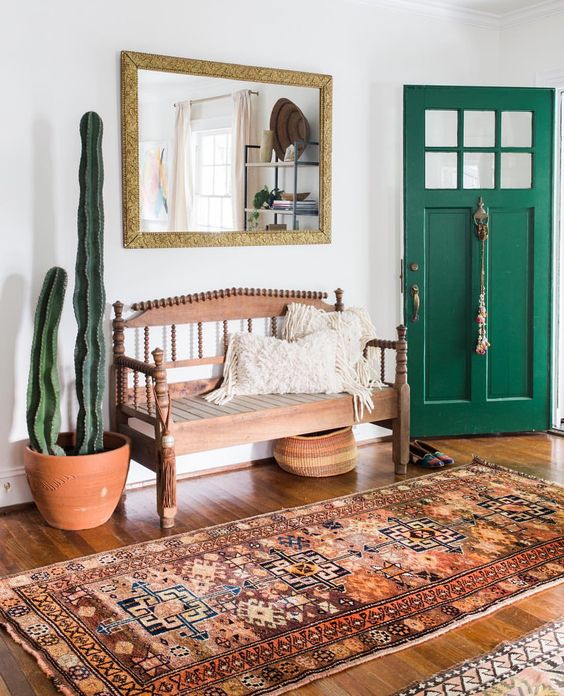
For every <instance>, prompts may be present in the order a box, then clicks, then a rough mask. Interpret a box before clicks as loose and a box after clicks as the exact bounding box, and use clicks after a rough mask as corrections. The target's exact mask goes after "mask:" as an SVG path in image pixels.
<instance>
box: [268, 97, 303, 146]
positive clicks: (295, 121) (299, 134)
mask: <svg viewBox="0 0 564 696" xmlns="http://www.w3.org/2000/svg"><path fill="white" fill-rule="evenodd" d="M270 130H271V131H274V151H275V152H276V155H277V156H278V159H280V160H283V159H284V153H285V152H286V149H287V147H288V145H292V143H294V142H295V141H296V140H305V141H306V142H307V141H308V140H309V123H308V120H307V118H306V117H305V116H304V115H303V113H302V112H301V109H300V108H299V107H298V106H296V104H294V102H293V101H290V100H289V99H285V98H283V99H279V100H278V101H277V102H276V104H275V105H274V107H273V108H272V113H271V114H270ZM304 150H305V145H300V146H299V147H298V157H300V156H301V154H302V152H303V151H304Z"/></svg>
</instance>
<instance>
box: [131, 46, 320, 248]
mask: <svg viewBox="0 0 564 696" xmlns="http://www.w3.org/2000/svg"><path fill="white" fill-rule="evenodd" d="M121 90H122V158H123V239H124V246H125V247H128V248H158V247H168V248H175V247H207V246H245V245H246V246H258V245H270V244H272V245H274V244H327V243H329V242H330V241H331V108H332V103H331V99H332V78H331V77H330V76H329V75H319V74H316V73H304V72H293V71H290V70H277V69H274V68H255V67H250V66H244V65H231V64H228V63H215V62H211V61H202V60H192V59H188V58H172V57H169V56H158V55H150V54H146V53H132V52H129V51H123V52H122V54H121Z"/></svg>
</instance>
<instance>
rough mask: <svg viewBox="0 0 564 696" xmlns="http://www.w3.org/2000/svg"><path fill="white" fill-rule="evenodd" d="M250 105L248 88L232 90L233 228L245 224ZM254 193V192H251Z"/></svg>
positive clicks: (242, 226)
mask: <svg viewBox="0 0 564 696" xmlns="http://www.w3.org/2000/svg"><path fill="white" fill-rule="evenodd" d="M252 144H253V143H252V105H251V94H250V92H249V90H248V89H242V90H240V91H238V92H233V130H232V148H233V152H232V156H231V202H232V206H233V229H234V230H242V229H244V224H245V145H252ZM253 193H254V192H253Z"/></svg>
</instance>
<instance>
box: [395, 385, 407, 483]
mask: <svg viewBox="0 0 564 696" xmlns="http://www.w3.org/2000/svg"><path fill="white" fill-rule="evenodd" d="M398 406H399V415H398V417H397V418H395V419H394V422H393V425H392V459H393V461H394V466H395V472H396V474H399V475H400V476H401V475H404V474H405V473H407V464H408V462H409V385H408V384H403V385H402V386H401V387H399V393H398Z"/></svg>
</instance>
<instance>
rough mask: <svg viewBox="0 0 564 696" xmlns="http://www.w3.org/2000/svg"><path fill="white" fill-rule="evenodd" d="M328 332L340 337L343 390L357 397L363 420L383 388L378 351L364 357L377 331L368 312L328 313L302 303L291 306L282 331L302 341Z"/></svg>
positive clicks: (353, 309) (358, 413)
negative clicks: (378, 392)
mask: <svg viewBox="0 0 564 696" xmlns="http://www.w3.org/2000/svg"><path fill="white" fill-rule="evenodd" d="M327 329H331V330H333V331H335V332H336V334H337V369H338V371H339V373H340V375H341V377H342V380H343V391H345V392H348V393H349V394H351V395H352V396H353V399H354V407H355V417H356V419H357V420H361V419H362V416H363V411H364V408H367V409H368V410H372V409H373V408H374V402H373V400H372V390H373V389H374V388H381V387H382V386H383V385H382V383H381V381H380V379H379V377H378V373H377V365H376V361H375V358H376V353H375V351H374V349H372V348H369V349H368V351H367V355H366V356H365V355H364V349H365V347H366V344H367V343H368V341H370V340H371V339H373V338H376V329H375V328H374V324H373V323H372V321H371V319H370V316H369V314H368V312H367V311H366V309H364V308H361V307H351V308H350V309H345V310H344V311H342V312H324V311H323V310H321V309H317V307H312V306H311V305H306V304H302V303H300V302H292V303H290V304H289V305H288V307H287V311H286V315H285V320H284V327H283V330H282V336H283V337H284V338H285V339H286V340H288V341H294V340H299V339H302V338H303V337H304V336H308V335H310V334H312V333H314V332H318V331H320V330H327Z"/></svg>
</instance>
